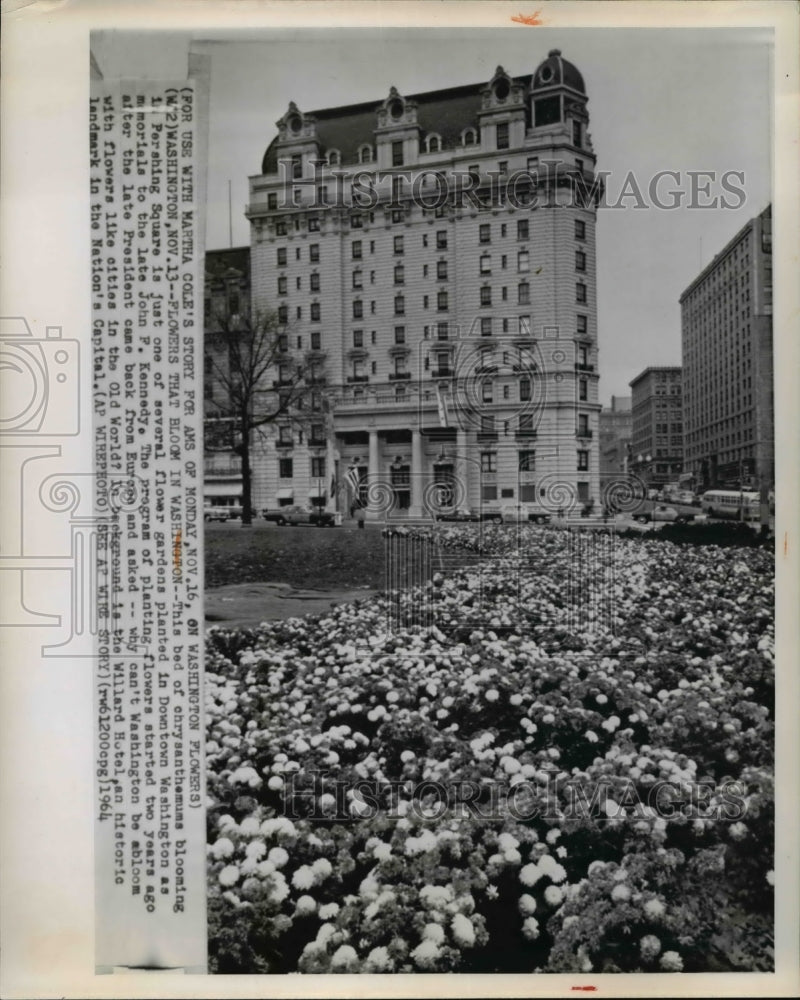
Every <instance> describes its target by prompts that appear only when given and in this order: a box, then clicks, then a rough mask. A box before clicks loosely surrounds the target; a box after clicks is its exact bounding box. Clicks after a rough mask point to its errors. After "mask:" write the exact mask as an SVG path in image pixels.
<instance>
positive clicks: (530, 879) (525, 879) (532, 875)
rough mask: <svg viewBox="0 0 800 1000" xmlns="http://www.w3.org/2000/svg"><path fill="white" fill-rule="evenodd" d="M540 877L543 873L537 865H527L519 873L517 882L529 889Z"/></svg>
mask: <svg viewBox="0 0 800 1000" xmlns="http://www.w3.org/2000/svg"><path fill="white" fill-rule="evenodd" d="M542 875H543V872H541V871H540V870H539V866H538V865H534V864H528V865H525V867H524V868H523V869H522V870H521V871H520V873H519V880H520V882H522V884H523V885H527V886H528V887H530V886H533V885H536V883H537V882H538V881H539V879H540V878H541V877H542Z"/></svg>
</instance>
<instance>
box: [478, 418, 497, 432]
mask: <svg viewBox="0 0 800 1000" xmlns="http://www.w3.org/2000/svg"><path fill="white" fill-rule="evenodd" d="M494 432H495V430H494V414H493V413H484V414H482V416H481V430H480V433H481V434H494Z"/></svg>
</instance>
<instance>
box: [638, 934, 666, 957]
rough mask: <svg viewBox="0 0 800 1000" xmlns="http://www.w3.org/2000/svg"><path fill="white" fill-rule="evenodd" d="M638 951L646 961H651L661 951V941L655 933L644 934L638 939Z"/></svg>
mask: <svg viewBox="0 0 800 1000" xmlns="http://www.w3.org/2000/svg"><path fill="white" fill-rule="evenodd" d="M639 951H640V952H641V955H642V958H643V959H644V960H645V961H646V962H652V961H653V959H655V958H656V957H657V956H658V953H659V952H660V951H661V942H660V941H659V940H658V938H657V937H656V936H655V934H645V936H644V937H643V938H642V939H641V941H639Z"/></svg>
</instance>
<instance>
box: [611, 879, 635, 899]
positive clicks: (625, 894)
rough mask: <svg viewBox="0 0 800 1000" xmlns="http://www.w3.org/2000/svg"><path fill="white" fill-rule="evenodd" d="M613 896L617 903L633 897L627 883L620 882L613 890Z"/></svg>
mask: <svg viewBox="0 0 800 1000" xmlns="http://www.w3.org/2000/svg"><path fill="white" fill-rule="evenodd" d="M611 898H612V899H613V900H615V901H616V902H617V903H624V902H627V901H628V900H629V899H630V898H631V890H630V889H629V888H628V886H627V885H623V884H622V883H620V884H619V885H615V886H614V888H613V889H612V890H611Z"/></svg>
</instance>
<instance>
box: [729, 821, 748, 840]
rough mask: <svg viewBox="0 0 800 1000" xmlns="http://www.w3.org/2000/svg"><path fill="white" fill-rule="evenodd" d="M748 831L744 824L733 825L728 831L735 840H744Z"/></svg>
mask: <svg viewBox="0 0 800 1000" xmlns="http://www.w3.org/2000/svg"><path fill="white" fill-rule="evenodd" d="M748 832H749V831H748V829H747V827H746V826H745V824H744V823H732V824H731V828H730V830H729V831H728V833H729V834H730V836H731V838H732V839H733V840H744V838H745V837H746V836H747V834H748Z"/></svg>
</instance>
